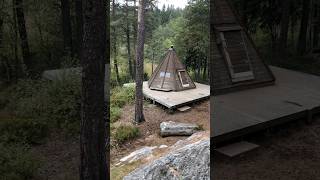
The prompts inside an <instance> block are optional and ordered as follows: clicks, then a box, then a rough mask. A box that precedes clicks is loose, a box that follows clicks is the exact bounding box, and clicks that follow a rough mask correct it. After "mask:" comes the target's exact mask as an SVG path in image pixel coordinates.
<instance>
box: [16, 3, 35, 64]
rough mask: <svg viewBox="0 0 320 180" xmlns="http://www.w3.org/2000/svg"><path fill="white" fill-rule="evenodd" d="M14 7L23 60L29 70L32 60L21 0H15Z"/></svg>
mask: <svg viewBox="0 0 320 180" xmlns="http://www.w3.org/2000/svg"><path fill="white" fill-rule="evenodd" d="M15 8H16V9H15V12H16V17H17V23H18V31H19V35H20V40H21V49H22V57H23V62H24V63H25V65H26V67H27V69H28V70H30V69H31V68H32V67H31V66H32V62H31V59H30V49H29V42H28V34H27V30H26V22H25V17H24V10H23V0H15Z"/></svg>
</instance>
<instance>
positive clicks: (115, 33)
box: [112, 0, 120, 85]
mask: <svg viewBox="0 0 320 180" xmlns="http://www.w3.org/2000/svg"><path fill="white" fill-rule="evenodd" d="M115 17H116V7H115V0H112V19H113V20H115ZM112 32H113V42H112V45H113V46H112V47H113V48H112V49H113V65H114V70H115V72H116V77H117V83H118V85H120V76H119V68H118V59H117V30H116V27H114V26H113V27H112Z"/></svg>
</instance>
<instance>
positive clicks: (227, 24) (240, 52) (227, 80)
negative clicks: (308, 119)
mask: <svg viewBox="0 0 320 180" xmlns="http://www.w3.org/2000/svg"><path fill="white" fill-rule="evenodd" d="M213 2H214V3H213V4H212V5H211V7H210V8H211V11H210V12H211V13H213V14H212V15H213V16H212V17H213V20H212V22H211V38H210V41H211V50H210V51H211V54H210V55H211V56H212V57H211V61H212V63H211V69H212V73H211V83H212V86H211V93H213V94H214V95H216V94H224V93H227V92H231V91H236V90H241V89H247V88H253V87H259V86H265V85H270V84H273V83H274V81H275V78H274V76H273V74H272V72H271V71H270V69H269V67H268V66H267V65H266V64H265V63H264V62H263V60H262V59H261V58H260V56H259V53H258V52H257V49H256V47H255V45H254V43H253V41H252V39H251V38H250V37H249V35H248V34H247V32H246V30H245V29H244V27H243V26H242V24H241V23H240V20H239V19H238V17H239V16H238V15H237V14H236V11H235V10H234V9H233V7H232V5H231V4H230V2H228V0H213Z"/></svg>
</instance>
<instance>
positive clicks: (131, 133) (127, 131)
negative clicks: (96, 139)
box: [113, 125, 140, 144]
mask: <svg viewBox="0 0 320 180" xmlns="http://www.w3.org/2000/svg"><path fill="white" fill-rule="evenodd" d="M139 135H140V131H139V128H137V127H134V126H129V125H121V126H119V127H117V128H116V129H115V132H114V136H113V137H114V139H115V140H116V141H117V142H118V143H120V144H121V143H124V142H125V141H128V140H131V139H134V138H136V137H138V136H139Z"/></svg>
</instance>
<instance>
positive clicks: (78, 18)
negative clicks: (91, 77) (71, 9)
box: [75, 0, 83, 58]
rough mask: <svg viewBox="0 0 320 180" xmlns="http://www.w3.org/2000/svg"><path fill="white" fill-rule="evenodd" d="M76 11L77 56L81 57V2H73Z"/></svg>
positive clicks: (80, 0) (79, 0) (78, 0)
mask: <svg viewBox="0 0 320 180" xmlns="http://www.w3.org/2000/svg"><path fill="white" fill-rule="evenodd" d="M75 11H76V27H77V29H76V33H77V47H76V48H77V55H78V57H79V58H80V57H81V48H82V37H83V27H82V25H83V15H82V0H75Z"/></svg>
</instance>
